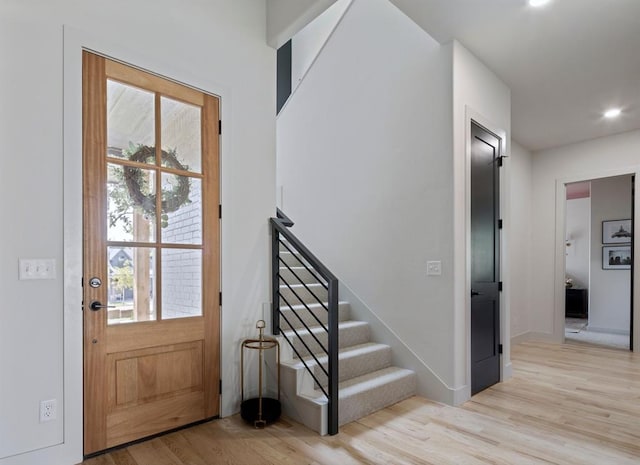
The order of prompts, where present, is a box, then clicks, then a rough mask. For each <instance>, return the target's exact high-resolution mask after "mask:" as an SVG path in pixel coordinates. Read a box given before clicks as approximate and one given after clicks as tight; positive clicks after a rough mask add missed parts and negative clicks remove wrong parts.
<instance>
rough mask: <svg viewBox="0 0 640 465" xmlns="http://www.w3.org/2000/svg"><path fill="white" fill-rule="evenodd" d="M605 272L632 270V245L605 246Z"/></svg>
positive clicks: (603, 252)
mask: <svg viewBox="0 0 640 465" xmlns="http://www.w3.org/2000/svg"><path fill="white" fill-rule="evenodd" d="M602 269H603V270H630V269H631V246H630V245H605V246H603V247H602Z"/></svg>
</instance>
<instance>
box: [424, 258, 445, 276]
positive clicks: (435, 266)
mask: <svg viewBox="0 0 640 465" xmlns="http://www.w3.org/2000/svg"><path fill="white" fill-rule="evenodd" d="M427 275H429V276H441V275H442V262H441V261H440V260H437V261H435V260H434V261H428V262H427Z"/></svg>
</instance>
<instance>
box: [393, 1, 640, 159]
mask: <svg viewBox="0 0 640 465" xmlns="http://www.w3.org/2000/svg"><path fill="white" fill-rule="evenodd" d="M391 1H392V3H394V4H395V5H396V6H398V8H400V9H401V10H402V11H404V12H405V14H407V15H408V16H409V17H411V18H412V19H413V20H414V21H415V22H416V23H417V24H419V25H420V26H421V27H422V28H423V29H424V30H425V31H427V32H428V33H429V34H430V35H431V36H433V37H434V38H435V39H436V40H438V41H439V42H441V43H446V42H449V41H450V40H452V39H456V40H458V41H459V42H460V43H462V44H463V45H464V46H465V47H466V48H467V49H469V50H470V51H471V52H472V53H474V54H475V55H476V56H477V57H478V58H479V59H480V60H481V61H482V62H484V63H485V64H486V65H487V66H488V67H489V68H490V69H492V70H493V71H494V72H495V73H496V74H497V75H498V76H499V77H500V78H501V79H502V80H503V81H504V82H505V83H506V84H507V85H508V86H509V87H510V88H511V103H512V137H513V139H514V140H515V141H517V142H518V143H520V144H521V145H523V146H524V147H525V148H528V149H529V150H532V151H538V150H542V149H546V148H551V147H557V146H561V145H565V144H570V143H573V142H579V141H583V140H587V139H593V138H596V137H602V136H608V135H612V134H616V133H620V132H625V131H629V130H632V129H638V128H640V0H551V2H550V3H549V4H547V5H545V6H543V7H541V8H533V7H530V6H529V5H528V4H527V0H391ZM614 106H618V107H620V108H622V110H623V113H622V115H621V116H620V117H619V118H617V119H616V120H606V119H605V118H603V116H602V113H603V112H604V111H605V110H606V109H608V108H609V107H614Z"/></svg>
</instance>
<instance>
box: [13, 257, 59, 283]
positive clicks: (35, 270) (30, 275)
mask: <svg viewBox="0 0 640 465" xmlns="http://www.w3.org/2000/svg"><path fill="white" fill-rule="evenodd" d="M20 279H21V280H24V279H56V260H55V259H54V258H21V259H20Z"/></svg>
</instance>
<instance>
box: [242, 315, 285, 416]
mask: <svg viewBox="0 0 640 465" xmlns="http://www.w3.org/2000/svg"><path fill="white" fill-rule="evenodd" d="M256 328H257V329H258V331H259V332H260V335H259V337H258V339H245V340H244V341H242V347H241V353H240V386H241V393H242V394H241V395H242V397H241V398H242V403H241V404H240V414H241V416H242V418H244V419H245V420H246V421H248V422H250V423H253V426H255V427H256V428H264V427H265V426H266V425H267V424H269V423H273V422H274V421H276V420H277V419H278V418H279V417H280V412H281V407H280V343H279V342H278V341H277V340H276V339H274V338H272V337H265V336H264V334H263V333H264V328H265V322H264V320H258V322H257V323H256ZM245 349H252V350H257V351H258V397H257V398H253V399H248V400H245V399H244V350H245ZM269 349H276V367H277V368H276V370H277V383H278V399H272V398H269V397H263V395H262V391H263V388H264V384H263V375H262V371H263V365H264V351H265V350H269Z"/></svg>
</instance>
